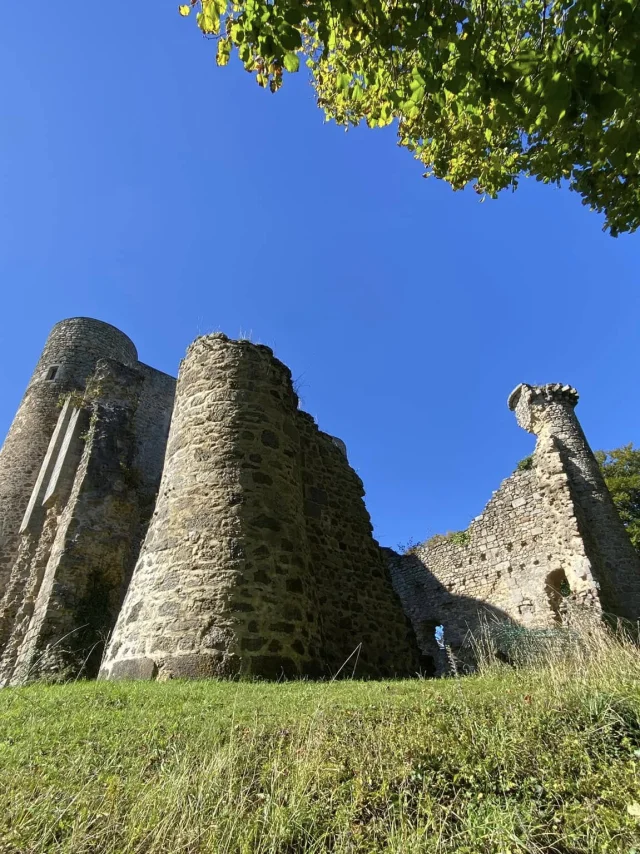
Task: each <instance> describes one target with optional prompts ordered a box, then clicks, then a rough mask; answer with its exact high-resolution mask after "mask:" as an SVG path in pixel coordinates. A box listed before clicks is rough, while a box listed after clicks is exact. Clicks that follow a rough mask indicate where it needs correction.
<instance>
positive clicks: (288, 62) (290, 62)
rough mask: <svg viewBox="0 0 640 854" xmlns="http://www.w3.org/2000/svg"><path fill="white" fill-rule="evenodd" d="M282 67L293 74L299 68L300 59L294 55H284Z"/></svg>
mask: <svg viewBox="0 0 640 854" xmlns="http://www.w3.org/2000/svg"><path fill="white" fill-rule="evenodd" d="M283 63H284V67H285V68H286V69H287V71H289V72H291V74H294V73H295V72H296V71H297V70H298V69H299V68H300V59H299V57H298V56H297V54H295V53H286V54H285V55H284V60H283Z"/></svg>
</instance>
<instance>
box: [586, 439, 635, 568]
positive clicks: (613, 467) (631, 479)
mask: <svg viewBox="0 0 640 854" xmlns="http://www.w3.org/2000/svg"><path fill="white" fill-rule="evenodd" d="M596 458H597V460H598V462H599V463H600V468H601V470H602V474H603V475H604V479H605V482H606V484H607V487H608V489H609V492H610V493H611V497H612V498H613V503H614V504H615V505H616V508H617V510H618V513H619V514H620V518H621V519H622V521H623V523H624V526H625V528H626V529H627V533H628V534H629V537H630V538H631V542H632V543H633V545H634V546H635V548H636V549H638V551H640V448H634V447H633V445H623V446H622V447H621V448H616V449H615V450H613V451H596Z"/></svg>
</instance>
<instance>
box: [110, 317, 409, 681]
mask: <svg viewBox="0 0 640 854" xmlns="http://www.w3.org/2000/svg"><path fill="white" fill-rule="evenodd" d="M362 496H363V488H362V483H361V482H360V480H359V478H358V477H357V475H356V474H355V473H354V472H353V470H352V469H351V468H350V466H349V464H348V462H347V460H346V458H345V455H344V451H343V450H342V449H341V447H340V446H339V444H338V443H336V441H335V440H333V439H332V438H331V437H330V436H327V435H326V434H324V433H321V432H320V431H319V430H318V428H317V427H316V426H315V424H314V422H313V420H312V419H311V418H310V417H309V416H308V415H306V413H303V412H301V411H300V410H299V409H298V399H297V397H296V395H295V393H294V391H293V388H292V384H291V373H290V371H289V369H288V368H287V367H285V365H283V364H282V363H281V362H279V361H278V360H277V359H275V358H274V357H273V353H272V351H271V350H270V349H269V348H268V347H264V346H260V345H254V344H251V343H249V342H244V341H230V340H229V339H228V338H227V337H226V336H225V335H222V334H215V335H209V336H206V337H203V338H198V339H197V340H196V341H195V343H194V344H192V346H191V347H190V348H189V351H188V353H187V357H186V359H185V360H184V362H183V364H182V367H181V370H180V375H179V379H178V387H177V393H176V404H175V409H174V413H173V420H172V424H171V432H170V435H169V442H168V446H167V455H166V460H165V467H164V474H163V478H162V483H161V486H160V494H159V497H158V502H157V505H156V511H155V514H154V516H153V519H152V521H151V525H150V527H149V531H148V533H147V538H146V540H145V543H144V546H143V548H142V551H141V554H140V558H139V560H138V563H137V566H136V569H135V572H134V575H133V579H132V581H131V584H130V586H129V591H128V593H127V597H126V600H125V602H124V606H123V608H122V611H121V613H120V616H119V618H118V621H117V623H116V627H115V629H114V632H113V636H112V639H111V642H110V644H109V647H108V649H107V652H106V656H105V660H104V663H103V667H102V671H101V675H102V676H103V677H104V678H120V677H124V676H127V677H137V678H149V677H152V676H158V678H161V679H165V678H169V677H172V676H173V677H185V676H232V675H235V674H245V675H255V676H264V677H269V678H274V679H275V678H278V677H280V676H303V675H306V676H322V675H324V676H331V675H334V674H336V673H337V672H338V671H339V670H340V668H342V667H343V665H344V666H345V669H346V672H347V673H349V674H351V673H353V672H356V673H357V674H358V675H369V676H393V675H408V674H411V673H415V672H416V671H417V670H418V668H419V661H418V656H417V648H416V646H415V641H414V640H413V637H412V635H411V631H410V627H409V625H408V621H407V620H406V618H405V617H404V615H403V613H402V611H401V608H400V604H399V602H398V600H397V598H396V596H395V595H394V593H393V590H392V587H391V582H390V579H389V575H388V572H387V570H386V567H385V566H384V563H383V561H382V557H381V553H380V550H379V548H378V546H377V544H376V542H375V541H374V540H373V538H372V535H371V523H370V520H369V515H368V513H367V511H366V509H365V507H364V504H363V502H362Z"/></svg>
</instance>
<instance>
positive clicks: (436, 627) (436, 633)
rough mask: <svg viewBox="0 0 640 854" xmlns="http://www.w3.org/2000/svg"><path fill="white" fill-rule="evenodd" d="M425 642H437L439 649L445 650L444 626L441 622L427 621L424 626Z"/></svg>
mask: <svg viewBox="0 0 640 854" xmlns="http://www.w3.org/2000/svg"><path fill="white" fill-rule="evenodd" d="M422 631H423V637H424V638H425V640H429V641H432V640H435V642H436V646H437V647H438V649H444V648H445V645H444V626H443V625H442V624H441V623H440V621H439V620H425V621H424V622H423V624H422Z"/></svg>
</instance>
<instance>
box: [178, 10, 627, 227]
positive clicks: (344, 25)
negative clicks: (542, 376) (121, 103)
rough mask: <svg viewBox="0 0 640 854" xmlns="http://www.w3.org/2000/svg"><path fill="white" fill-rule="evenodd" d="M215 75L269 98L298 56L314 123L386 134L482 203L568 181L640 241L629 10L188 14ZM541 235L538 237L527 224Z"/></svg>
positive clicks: (295, 68) (612, 223)
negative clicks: (244, 76)
mask: <svg viewBox="0 0 640 854" xmlns="http://www.w3.org/2000/svg"><path fill="white" fill-rule="evenodd" d="M192 8H193V9H194V11H195V12H196V13H197V22H198V25H199V27H200V29H201V30H202V32H203V33H205V34H206V35H207V36H210V37H213V38H216V39H218V50H217V62H218V64H219V65H226V64H227V63H228V62H229V59H230V56H231V53H232V52H233V50H234V49H235V50H236V51H237V54H238V56H239V58H240V60H241V61H242V63H243V64H244V67H245V68H246V69H247V71H249V72H252V73H253V74H255V78H256V80H257V82H258V84H259V85H260V86H263V87H267V88H269V89H271V91H272V92H275V91H277V90H278V89H279V88H280V86H281V85H282V82H283V76H284V75H283V71H285V70H286V71H288V72H296V71H298V68H299V65H300V56H302V57H303V58H306V63H307V65H308V67H309V68H310V69H311V74H312V79H313V83H314V86H315V89H316V93H317V99H318V104H319V105H320V106H321V107H322V108H323V109H324V111H325V114H326V116H327V118H329V119H333V120H335V121H336V122H338V123H340V124H344V125H347V126H348V125H357V124H358V123H359V122H361V121H366V122H367V124H368V125H369V126H370V127H382V126H384V125H388V124H390V123H391V122H393V121H394V120H395V121H396V122H397V130H398V140H399V144H400V145H402V146H405V147H406V148H408V149H409V150H410V151H412V152H413V153H414V155H415V157H416V158H417V159H418V160H420V161H421V162H422V163H423V164H424V166H425V167H426V174H427V175H435V176H437V177H439V178H444V179H445V180H446V181H448V182H449V183H450V184H451V186H452V187H453V188H454V189H461V188H462V187H464V186H465V185H467V184H468V183H469V182H472V183H473V186H474V188H475V190H476V191H477V192H478V193H480V194H482V195H484V194H486V195H489V196H491V197H495V196H496V195H497V193H498V192H499V191H500V190H503V189H505V188H507V187H511V188H512V189H515V187H516V186H517V184H518V178H519V176H520V175H533V176H535V177H536V178H537V179H538V180H541V181H544V182H545V183H554V184H560V182H562V181H563V180H564V181H568V183H569V186H570V187H571V189H573V190H575V191H577V192H578V193H579V194H580V195H581V196H582V200H583V203H584V204H586V205H589V206H591V208H593V209H595V210H598V211H601V212H604V214H605V228H608V229H609V230H610V232H611V234H613V235H614V236H615V235H617V234H618V233H619V232H623V231H634V230H635V229H636V228H638V226H640V180H639V178H640V174H639V173H640V111H639V105H640V3H639V2H638V0H601V2H598V0H190V2H189V3H188V4H187V5H182V6H180V7H179V11H180V13H181V14H182V15H188V14H189V12H190V11H191V10H192ZM542 228H543V229H544V225H542Z"/></svg>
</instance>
